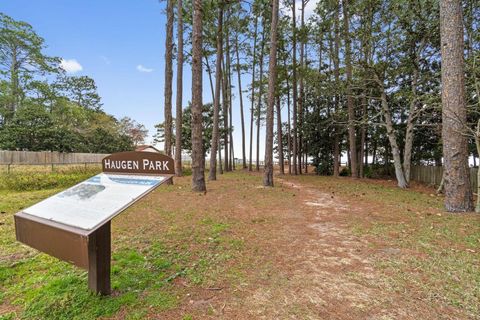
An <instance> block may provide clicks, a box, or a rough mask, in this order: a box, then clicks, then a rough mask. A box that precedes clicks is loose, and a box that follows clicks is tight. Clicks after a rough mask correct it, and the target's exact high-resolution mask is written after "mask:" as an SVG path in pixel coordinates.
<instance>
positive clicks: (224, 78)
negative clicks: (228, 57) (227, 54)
mask: <svg viewBox="0 0 480 320" xmlns="http://www.w3.org/2000/svg"><path fill="white" fill-rule="evenodd" d="M223 59H224V57H223V55H222V65H223V70H226V68H225V63H224V61H223ZM222 100H223V103H222V110H223V112H222V114H223V128H224V133H223V148H224V149H223V152H224V153H223V155H224V159H223V161H224V166H223V167H224V170H225V171H226V172H228V171H229V169H228V161H229V160H230V158H229V151H230V146H229V143H228V137H229V132H228V125H229V122H228V89H227V72H223V73H222Z"/></svg>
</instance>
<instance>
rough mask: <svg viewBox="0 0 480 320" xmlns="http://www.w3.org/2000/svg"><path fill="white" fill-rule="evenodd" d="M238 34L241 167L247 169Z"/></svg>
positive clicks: (236, 51)
mask: <svg viewBox="0 0 480 320" xmlns="http://www.w3.org/2000/svg"><path fill="white" fill-rule="evenodd" d="M238 51H239V50H238V34H237V36H236V37H235V53H236V55H237V77H238V79H237V80H238V96H239V98H240V120H241V123H242V168H243V169H247V156H246V153H245V119H244V117H243V92H242V70H241V68H240V55H239V53H238Z"/></svg>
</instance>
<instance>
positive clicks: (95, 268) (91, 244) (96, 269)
mask: <svg viewBox="0 0 480 320" xmlns="http://www.w3.org/2000/svg"><path fill="white" fill-rule="evenodd" d="M110 256H111V236H110V221H108V222H107V223H105V224H104V225H103V226H101V227H100V228H99V229H98V230H96V231H95V232H94V233H93V234H91V235H90V237H89V240H88V288H89V289H90V290H92V291H93V292H95V293H97V294H101V295H109V294H110Z"/></svg>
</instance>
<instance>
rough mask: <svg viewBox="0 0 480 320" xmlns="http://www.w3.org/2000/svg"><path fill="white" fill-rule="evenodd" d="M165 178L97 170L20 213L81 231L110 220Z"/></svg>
mask: <svg viewBox="0 0 480 320" xmlns="http://www.w3.org/2000/svg"><path fill="white" fill-rule="evenodd" d="M165 179H166V177H162V176H139V175H116V174H106V173H100V174H98V175H96V176H94V177H92V178H90V179H88V180H85V181H84V182H81V183H79V184H77V185H75V186H73V187H71V188H69V189H67V190H65V191H63V192H60V193H58V194H56V195H54V196H52V197H50V198H47V199H45V200H43V201H41V202H39V203H37V204H35V205H33V206H31V207H29V208H27V209H24V210H23V212H25V213H27V214H30V215H33V216H36V217H40V218H44V219H48V220H51V221H54V222H58V223H62V224H65V225H69V226H72V227H77V228H81V229H84V230H91V229H94V228H95V227H96V226H98V225H99V224H101V223H102V222H104V221H105V220H109V219H111V218H112V217H113V216H115V215H116V214H117V213H120V211H122V209H124V208H126V207H127V206H128V205H130V204H131V203H132V202H134V201H136V200H137V199H138V198H140V197H142V196H143V195H144V194H146V193H147V192H149V191H150V190H152V189H153V188H155V187H157V186H158V185H159V184H160V183H161V182H162V181H163V180H165Z"/></svg>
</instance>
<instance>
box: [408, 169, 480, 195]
mask: <svg viewBox="0 0 480 320" xmlns="http://www.w3.org/2000/svg"><path fill="white" fill-rule="evenodd" d="M477 171H478V168H470V183H471V185H472V189H473V192H476V190H477ZM442 175H443V167H435V166H412V170H411V173H410V179H411V180H413V181H418V182H422V183H426V184H429V185H433V186H439V185H440V183H441V182H442Z"/></svg>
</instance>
